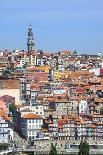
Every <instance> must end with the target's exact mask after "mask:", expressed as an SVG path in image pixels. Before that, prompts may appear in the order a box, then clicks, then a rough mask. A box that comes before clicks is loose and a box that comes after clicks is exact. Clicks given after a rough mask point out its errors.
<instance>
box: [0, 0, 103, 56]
mask: <svg viewBox="0 0 103 155" xmlns="http://www.w3.org/2000/svg"><path fill="white" fill-rule="evenodd" d="M30 24H31V25H32V29H33V34H34V39H35V48H36V49H40V50H44V51H46V52H56V51H61V50H77V51H78V52H79V53H91V54H93V53H98V52H101V53H102V52H103V0H0V50H3V49H9V50H13V49H24V50H27V32H28V27H29V25H30Z"/></svg>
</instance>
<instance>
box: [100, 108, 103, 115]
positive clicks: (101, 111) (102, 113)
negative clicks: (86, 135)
mask: <svg viewBox="0 0 103 155" xmlns="http://www.w3.org/2000/svg"><path fill="white" fill-rule="evenodd" d="M100 114H101V115H103V107H102V108H101V109H100Z"/></svg>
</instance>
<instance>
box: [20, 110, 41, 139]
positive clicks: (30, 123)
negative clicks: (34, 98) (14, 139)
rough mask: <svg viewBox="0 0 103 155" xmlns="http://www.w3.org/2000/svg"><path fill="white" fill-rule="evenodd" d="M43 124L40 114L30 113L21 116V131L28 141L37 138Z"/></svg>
mask: <svg viewBox="0 0 103 155" xmlns="http://www.w3.org/2000/svg"><path fill="white" fill-rule="evenodd" d="M42 125H43V118H42V117H41V116H39V115H36V114H33V113H29V114H26V115H24V116H22V117H21V125H20V128H21V133H22V135H23V136H24V137H25V139H27V140H28V141H32V140H37V139H38V137H37V135H38V132H39V131H40V130H41V128H42Z"/></svg>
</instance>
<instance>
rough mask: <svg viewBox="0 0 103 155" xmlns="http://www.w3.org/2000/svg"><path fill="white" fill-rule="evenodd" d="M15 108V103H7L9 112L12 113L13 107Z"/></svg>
mask: <svg viewBox="0 0 103 155" xmlns="http://www.w3.org/2000/svg"><path fill="white" fill-rule="evenodd" d="M15 108H16V106H15V104H13V103H12V104H10V105H9V112H11V113H12V114H13V111H14V109H15Z"/></svg>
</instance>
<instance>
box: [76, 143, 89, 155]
mask: <svg viewBox="0 0 103 155" xmlns="http://www.w3.org/2000/svg"><path fill="white" fill-rule="evenodd" d="M78 155H89V144H88V143H87V142H86V141H83V140H82V141H81V142H80V145H79V153H78Z"/></svg>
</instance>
